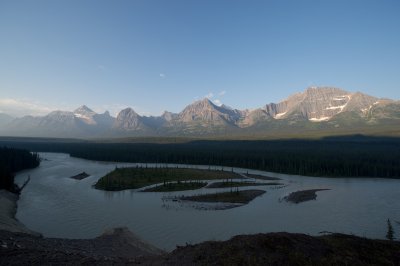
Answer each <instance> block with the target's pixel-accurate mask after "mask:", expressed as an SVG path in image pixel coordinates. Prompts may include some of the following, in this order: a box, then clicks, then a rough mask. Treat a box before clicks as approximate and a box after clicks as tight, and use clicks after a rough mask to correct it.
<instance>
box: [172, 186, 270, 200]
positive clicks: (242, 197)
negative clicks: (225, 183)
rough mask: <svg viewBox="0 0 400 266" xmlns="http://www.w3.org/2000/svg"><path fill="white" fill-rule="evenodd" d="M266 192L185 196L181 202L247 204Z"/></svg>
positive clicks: (242, 191) (254, 190)
mask: <svg viewBox="0 0 400 266" xmlns="http://www.w3.org/2000/svg"><path fill="white" fill-rule="evenodd" d="M264 193H265V191H264V190H258V189H249V190H241V191H230V192H220V193H212V194H204V195H196V196H183V197H180V199H181V200H190V201H197V202H226V203H243V204H247V203H249V202H250V201H252V200H253V199H255V198H256V197H258V196H261V195H262V194H264Z"/></svg>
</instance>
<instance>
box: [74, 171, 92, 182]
mask: <svg viewBox="0 0 400 266" xmlns="http://www.w3.org/2000/svg"><path fill="white" fill-rule="evenodd" d="M89 176H90V175H89V174H88V173H86V172H82V173H80V174H77V175H74V176H71V177H70V178H72V179H76V180H82V179H85V178H86V177H89Z"/></svg>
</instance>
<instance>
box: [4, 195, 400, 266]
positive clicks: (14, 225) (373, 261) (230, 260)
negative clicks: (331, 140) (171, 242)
mask: <svg viewBox="0 0 400 266" xmlns="http://www.w3.org/2000/svg"><path fill="white" fill-rule="evenodd" d="M17 200H18V195H14V194H12V193H11V192H8V191H4V190H0V222H1V223H0V257H1V263H0V264H1V265H82V264H84V265H137V264H141V265H208V264H213V265H217V264H218V265H243V264H246V263H247V264H252V265H277V266H283V265H291V264H296V265H306V264H310V265H311V264H312V265H323V264H327V263H329V264H340V265H371V266H372V265H397V264H396V263H398V261H399V260H400V242H398V241H388V240H374V239H367V238H361V237H357V236H354V235H344V234H330V235H322V236H309V235H305V234H294V233H285V232H281V233H259V234H253V235H237V236H234V237H232V238H230V239H229V240H226V241H205V242H201V243H198V244H195V245H191V244H186V245H185V246H177V248H176V249H175V250H173V251H171V252H168V253H167V252H164V251H162V250H160V249H158V248H156V247H154V246H152V245H150V244H147V243H145V242H144V241H142V240H141V239H140V238H139V237H137V236H136V235H135V234H133V233H132V232H131V231H129V229H128V228H115V229H111V230H109V231H108V232H105V233H103V234H102V235H100V236H98V237H96V238H92V239H62V238H45V237H43V236H41V235H35V234H37V233H36V232H33V231H31V230H29V229H28V228H26V227H25V226H24V225H23V224H22V223H20V222H19V221H18V220H16V219H15V213H16V210H17ZM21 231H24V232H21ZM328 251H329V252H328Z"/></svg>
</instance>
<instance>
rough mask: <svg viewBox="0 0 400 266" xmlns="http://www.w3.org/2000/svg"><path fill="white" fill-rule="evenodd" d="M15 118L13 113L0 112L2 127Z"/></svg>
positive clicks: (0, 125) (0, 124)
mask: <svg viewBox="0 0 400 266" xmlns="http://www.w3.org/2000/svg"><path fill="white" fill-rule="evenodd" d="M13 119H14V118H13V117H12V116H11V115H8V114H5V113H0V128H1V127H3V126H5V125H7V124H8V123H10V122H11V121H12V120H13Z"/></svg>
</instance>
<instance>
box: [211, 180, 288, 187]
mask: <svg viewBox="0 0 400 266" xmlns="http://www.w3.org/2000/svg"><path fill="white" fill-rule="evenodd" d="M281 185H283V184H282V183H277V182H270V183H258V182H249V181H243V182H238V181H230V180H228V181H222V182H214V183H212V184H210V185H208V186H207V188H227V187H228V188H229V187H251V186H281Z"/></svg>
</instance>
